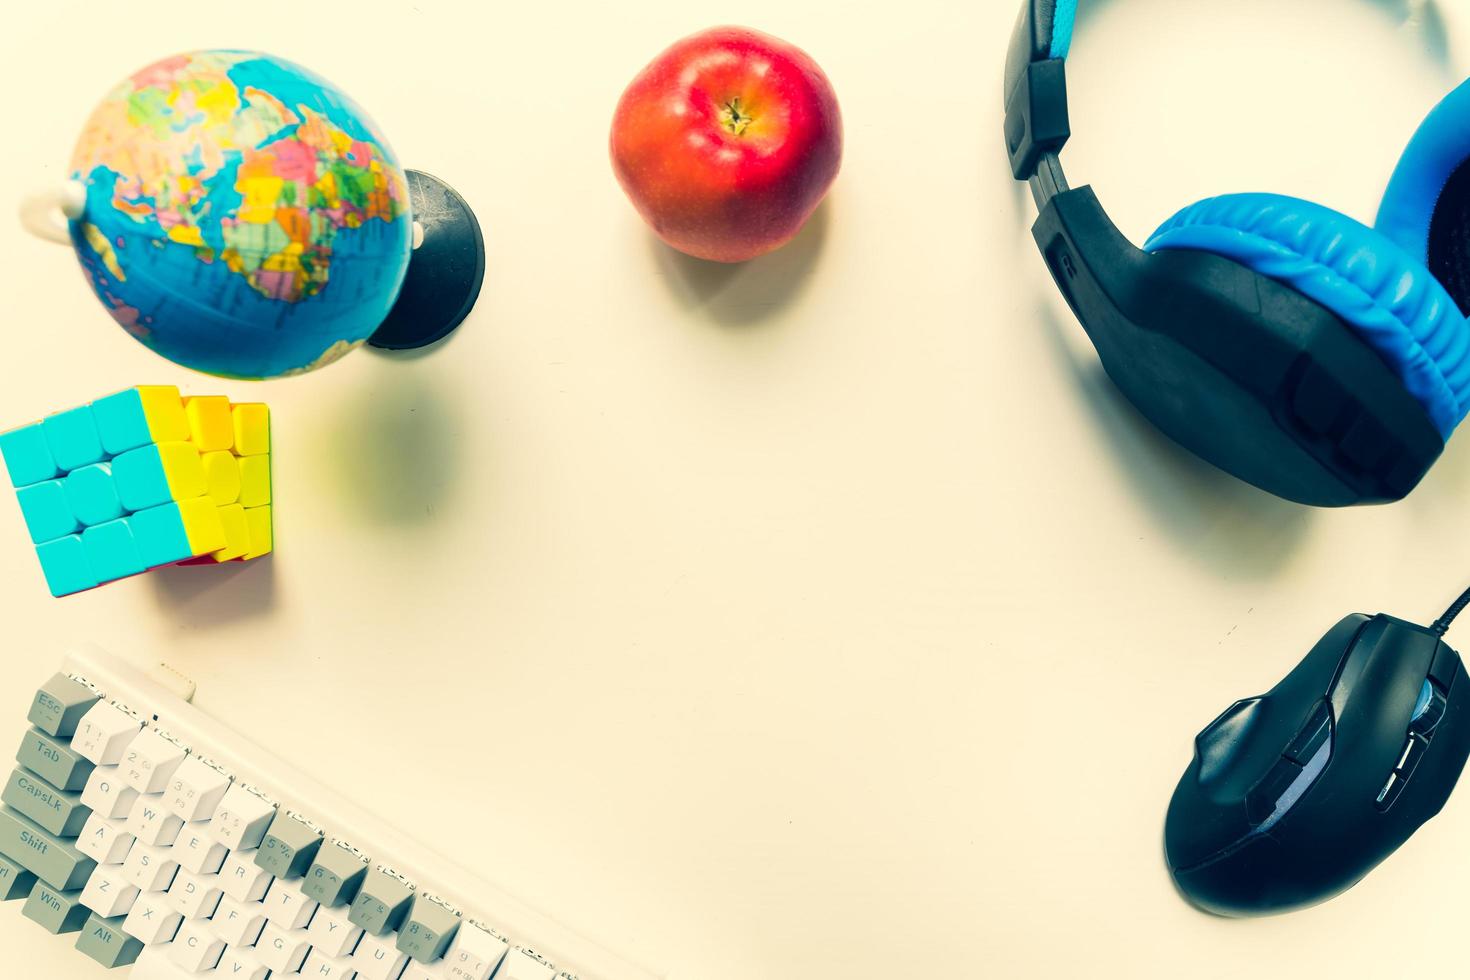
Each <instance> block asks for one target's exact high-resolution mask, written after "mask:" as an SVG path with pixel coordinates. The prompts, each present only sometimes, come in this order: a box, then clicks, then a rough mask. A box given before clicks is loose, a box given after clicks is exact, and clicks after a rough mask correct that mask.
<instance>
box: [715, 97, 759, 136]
mask: <svg viewBox="0 0 1470 980" xmlns="http://www.w3.org/2000/svg"><path fill="white" fill-rule="evenodd" d="M753 121H754V119H753V117H751V116H748V115H746V114H745V113H743V112H741V111H740V96H738V95H737V96H735V97H734V98H733V99H731V100H730V101H729V102H726V103H725V105H724V107H723V108H721V110H720V122H721V123H723V124H724V126H725V128H726V129H728V130H729V131H730V132H732V133H734V134H735V135H736V136H739V135H741V134H742V133H744V132H745V127H747V126H749V125H750V124H751V123H752V122H753Z"/></svg>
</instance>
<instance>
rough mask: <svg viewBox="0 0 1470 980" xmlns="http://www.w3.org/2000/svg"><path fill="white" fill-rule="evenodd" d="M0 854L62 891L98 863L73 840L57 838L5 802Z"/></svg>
mask: <svg viewBox="0 0 1470 980" xmlns="http://www.w3.org/2000/svg"><path fill="white" fill-rule="evenodd" d="M0 854H3V855H4V856H6V857H8V858H10V860H12V861H14V862H15V863H16V864H18V865H20V866H21V867H22V868H25V869H26V870H27V871H29V872H30V873H31V874H33V875H35V876H36V877H37V878H40V879H41V880H42V881H44V882H46V883H47V884H48V885H50V886H51V887H52V888H56V889H59V890H60V891H64V892H69V891H75V890H77V889H79V888H81V887H82V886H83V885H85V884H86V883H87V879H88V878H90V877H91V876H92V870H93V869H94V868H96V867H97V862H96V861H93V860H92V859H91V858H89V857H87V856H86V855H85V854H83V853H82V852H81V851H79V850H77V849H76V846H75V845H74V844H72V843H70V842H69V841H62V840H57V839H56V838H55V837H52V836H51V835H50V834H48V833H46V831H44V830H42V829H41V828H40V826H39V825H37V824H36V823H35V822H34V821H32V820H30V819H28V818H26V817H23V816H21V815H20V814H19V813H16V812H15V811H14V810H12V809H11V808H10V807H8V806H0Z"/></svg>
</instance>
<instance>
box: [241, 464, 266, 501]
mask: <svg viewBox="0 0 1470 980" xmlns="http://www.w3.org/2000/svg"><path fill="white" fill-rule="evenodd" d="M239 462H240V503H241V504H242V505H243V506H246V507H264V506H265V505H266V504H268V503H270V502H271V458H270V457H269V456H245V457H242V458H241V459H240V461H239Z"/></svg>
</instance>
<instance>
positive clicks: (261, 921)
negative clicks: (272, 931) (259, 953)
mask: <svg viewBox="0 0 1470 980" xmlns="http://www.w3.org/2000/svg"><path fill="white" fill-rule="evenodd" d="M209 924H210V927H211V928H213V929H214V934H215V935H216V936H219V937H220V938H221V939H223V940H224V941H225V942H226V943H227V944H228V945H230V946H254V945H255V941H256V940H257V939H259V938H260V931H261V930H262V929H264V928H265V910H264V909H262V908H261V907H260V903H259V902H237V901H235V900H234V899H233V898H231V897H230V896H229V895H225V896H224V897H223V898H221V899H220V900H219V908H217V909H215V910H214V917H213V918H211V919H210V920H209Z"/></svg>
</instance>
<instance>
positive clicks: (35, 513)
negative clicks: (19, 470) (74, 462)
mask: <svg viewBox="0 0 1470 980" xmlns="http://www.w3.org/2000/svg"><path fill="white" fill-rule="evenodd" d="M15 499H16V500H18V501H20V512H21V515H22V516H24V517H25V520H26V530H27V531H29V532H30V533H31V543H32V544H41V543H42V542H45V541H51V540H54V539H56V538H61V537H65V536H66V535H68V534H72V533H73V532H76V531H80V530H81V525H80V524H79V523H77V519H76V516H75V515H74V514H73V513H72V510H71V506H70V505H69V504H68V503H67V500H66V491H65V489H64V488H63V484H62V481H61V480H46V481H45V482H43V483H33V484H31V485H30V486H28V487H21V488H20V489H19V490H17V491H16V492H15Z"/></svg>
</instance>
